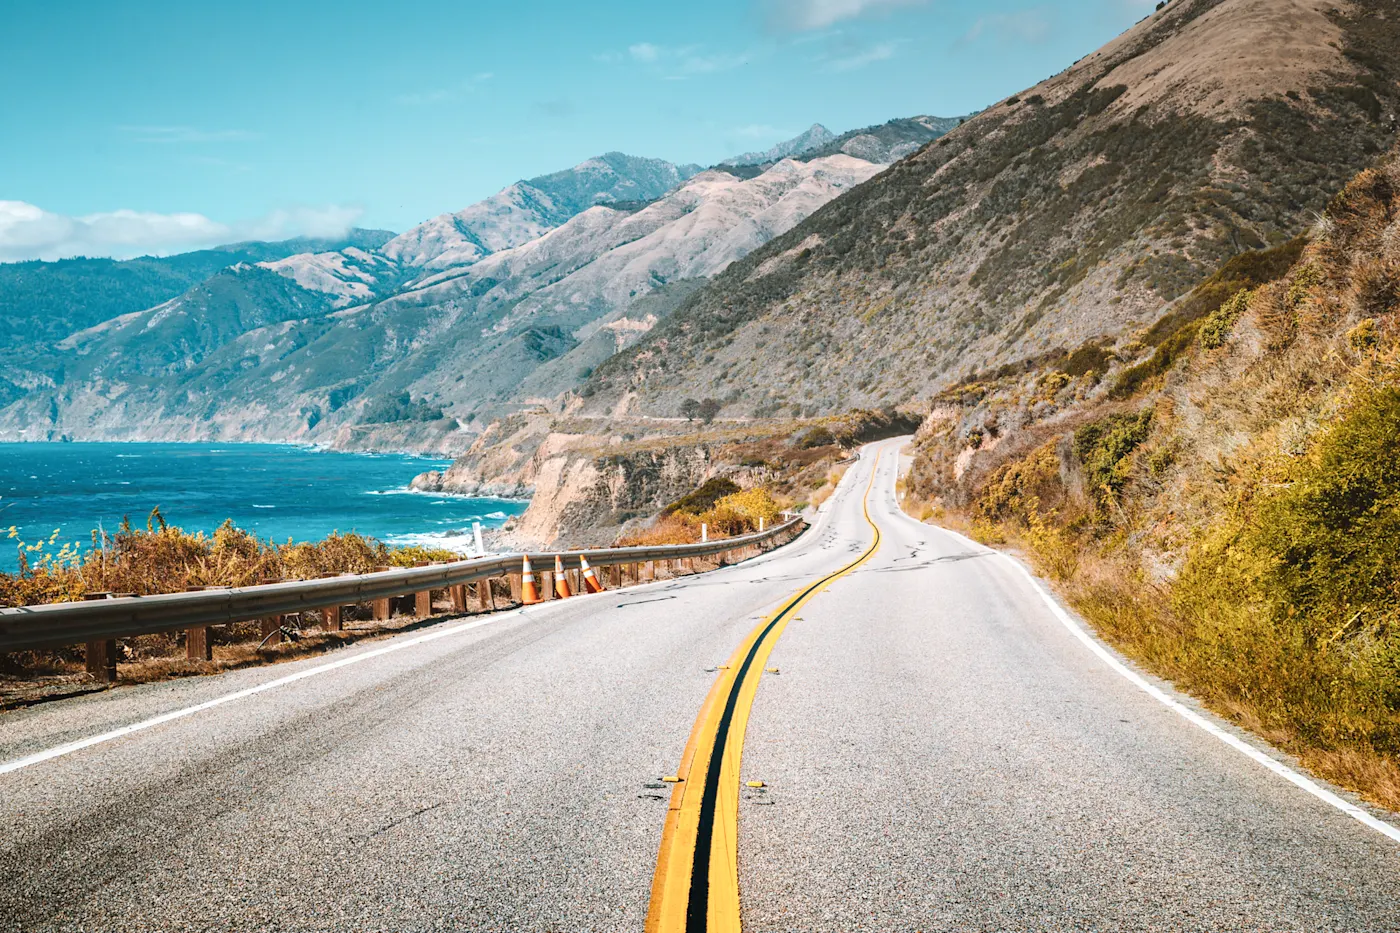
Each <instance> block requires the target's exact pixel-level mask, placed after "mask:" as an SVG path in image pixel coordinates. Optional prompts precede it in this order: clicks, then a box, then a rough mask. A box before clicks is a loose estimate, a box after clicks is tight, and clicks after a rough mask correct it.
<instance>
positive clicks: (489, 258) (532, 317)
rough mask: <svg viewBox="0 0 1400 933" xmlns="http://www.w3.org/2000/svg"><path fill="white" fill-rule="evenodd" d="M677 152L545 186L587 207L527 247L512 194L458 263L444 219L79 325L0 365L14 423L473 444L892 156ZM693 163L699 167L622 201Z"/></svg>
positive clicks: (176, 434)
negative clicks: (373, 243)
mask: <svg viewBox="0 0 1400 933" xmlns="http://www.w3.org/2000/svg"><path fill="white" fill-rule="evenodd" d="M664 165H666V163H658V162H656V160H641V159H633V158H631V157H613V156H605V157H602V158H600V159H597V160H590V161H589V162H587V163H583V165H582V166H578V167H576V168H575V169H572V170H570V171H569V172H565V173H558V174H556V175H553V176H545V179H546V180H547V182H548V184H547V185H542V184H536V182H539V181H540V180H538V179H537V180H536V181H535V182H530V183H528V186H529V187H530V188H531V189H532V190H534V191H536V192H545V188H546V187H549V188H550V192H551V193H549V197H550V200H551V204H552V205H553V206H552V207H551V210H552V211H554V212H555V213H553V214H551V215H549V216H548V217H546V215H544V214H536V215H535V218H536V222H539V223H543V221H544V220H549V221H550V222H551V223H552V222H553V221H555V220H559V218H560V217H562V216H563V212H564V211H565V210H572V209H574V208H579V207H581V208H582V209H581V210H580V211H578V212H577V213H575V214H573V215H572V216H570V217H567V218H565V219H563V220H562V221H560V222H559V223H558V224H557V225H556V226H553V227H551V228H550V229H548V230H546V231H545V232H543V233H540V234H538V235H536V236H533V237H531V238H529V239H526V240H525V241H524V242H523V243H520V244H517V245H515V246H506V245H504V244H505V243H506V242H509V236H508V234H509V235H517V234H518V228H513V229H515V230H516V233H511V232H510V231H507V230H506V228H505V227H503V226H501V225H497V226H495V227H490V225H489V224H486V223H484V222H480V221H481V218H484V217H491V216H496V215H497V214H498V212H497V214H493V211H494V210H495V208H498V207H499V206H500V205H502V204H503V203H506V201H508V200H509V198H502V196H500V195H498V196H496V197H495V198H493V199H489V200H490V201H491V204H490V209H487V208H483V207H482V206H481V205H473V206H472V207H471V208H468V209H466V210H465V211H462V212H459V213H458V214H455V215H448V216H452V217H455V218H459V219H460V218H462V217H471V218H475V221H474V222H477V226H476V228H475V230H476V234H477V239H478V240H482V239H483V237H482V234H484V233H486V232H488V228H489V229H490V230H494V231H495V232H496V233H497V234H500V236H499V237H498V238H497V239H496V240H494V241H493V242H494V245H495V247H497V248H493V249H492V250H491V251H490V252H487V253H484V254H482V253H471V254H470V255H467V254H461V253H458V254H457V256H458V259H459V261H458V262H457V263H456V264H452V265H447V266H446V268H438V266H439V265H441V264H443V263H445V262H447V261H448V260H447V258H446V257H448V256H449V255H451V254H452V248H448V249H447V250H446V251H444V252H440V253H432V252H431V250H427V249H426V247H428V246H429V245H430V244H435V243H438V244H440V243H441V242H442V241H440V240H434V238H433V236H432V235H431V229H433V228H436V227H437V221H432V222H430V223H429V224H427V225H424V227H423V228H415V230H413V231H409V233H408V234H405V235H404V236H401V237H398V238H395V240H391V241H389V242H388V243H387V244H386V245H385V246H384V248H383V249H382V250H364V249H360V248H357V247H348V248H345V249H341V250H334V251H320V252H313V253H301V254H296V255H293V256H288V257H283V258H279V259H270V260H265V261H261V262H257V263H248V262H241V263H239V264H237V265H235V266H232V267H230V268H228V269H224V270H222V271H220V272H219V273H217V274H216V275H214V276H212V277H211V278H210V279H208V280H206V281H205V282H202V283H200V284H198V285H196V286H194V287H193V288H191V289H189V290H187V291H186V292H184V293H183V294H181V295H179V296H177V297H176V298H174V299H170V300H168V301H166V302H163V303H161V304H159V305H157V306H155V307H152V308H149V309H145V310H142V311H139V312H133V313H129V314H126V315H123V316H120V317H117V318H114V319H112V320H109V321H104V322H102V323H100V324H98V325H95V326H92V327H89V328H86V329H84V330H82V331H80V332H79V333H76V334H73V335H70V336H69V337H68V338H67V339H65V340H63V341H62V342H61V343H60V344H58V345H57V346H56V347H55V349H54V351H53V352H52V353H51V354H49V355H47V356H44V357H42V358H39V359H37V360H35V361H34V362H33V365H31V366H28V367H26V368H25V370H24V372H22V373H21V372H17V371H16V370H15V369H13V368H10V369H6V368H3V367H0V400H5V401H9V403H10V404H9V405H8V407H5V408H3V409H0V437H4V436H8V437H25V438H34V437H40V438H43V437H58V436H63V435H67V436H70V437H75V438H88V439H92V438H131V437H138V436H139V437H147V438H151V439H166V440H189V439H196V438H218V439H223V440H269V439H276V440H300V441H312V442H318V443H330V444H337V445H340V446H345V447H366V446H409V447H415V448H418V449H452V447H453V445H454V444H455V445H457V446H458V447H461V446H464V444H465V438H464V436H463V435H462V434H461V430H460V429H461V426H462V425H476V426H482V425H484V423H485V421H486V420H489V419H490V418H492V417H495V416H496V415H498V414H503V413H507V412H509V411H513V410H515V409H517V408H520V407H522V406H524V407H528V406H529V405H530V404H533V402H532V401H531V399H533V398H536V397H538V396H540V395H543V396H553V395H557V394H558V393H559V392H561V391H564V390H566V389H569V388H572V387H573V386H575V385H577V383H578V381H579V380H580V379H582V378H585V377H586V375H587V372H588V370H590V369H591V368H592V367H593V366H596V365H597V364H598V363H600V362H602V361H603V360H605V359H606V358H607V357H608V356H610V355H611V354H613V353H615V352H616V351H617V350H619V349H622V348H624V347H626V346H628V345H630V344H631V343H632V342H634V341H635V340H636V339H637V338H639V337H641V336H642V335H644V334H645V333H646V331H647V330H648V329H650V328H651V327H652V326H654V325H655V324H656V322H657V321H658V320H661V319H663V318H664V317H665V316H666V315H667V314H669V313H670V311H671V310H672V309H673V308H674V307H675V306H676V305H677V304H679V303H680V302H681V301H682V300H684V299H685V298H687V297H688V296H689V295H690V294H692V293H693V292H694V291H695V289H696V288H697V287H698V286H699V284H700V283H702V282H703V281H705V280H706V279H708V278H709V277H711V276H713V275H715V274H716V273H718V272H720V271H721V270H723V269H724V268H725V267H726V266H728V265H729V264H730V263H732V262H733V261H735V260H736V259H738V258H740V257H742V256H744V255H746V254H747V253H748V252H750V251H751V250H753V249H754V248H756V247H758V246H761V245H762V244H763V243H765V242H767V241H768V240H769V239H771V238H772V237H774V236H777V235H779V234H781V233H782V232H783V231H785V230H787V229H788V228H790V227H791V226H793V225H794V224H797V223H799V222H801V221H802V220H803V219H804V218H806V217H807V216H809V215H810V214H811V213H812V212H813V211H815V210H817V209H818V208H819V207H820V206H821V205H823V204H825V203H826V202H828V201H830V200H831V199H832V198H835V197H838V196H839V195H841V194H842V193H844V192H846V191H849V190H851V189H852V188H854V187H856V186H857V185H859V184H861V183H862V182H864V181H866V180H867V179H869V178H871V177H872V176H874V175H875V174H877V173H878V172H879V171H880V170H881V169H882V166H880V165H877V164H875V163H871V162H867V161H864V160H861V159H856V158H852V157H851V156H847V155H844V154H837V155H832V156H827V157H824V158H821V159H814V160H811V161H807V162H797V161H793V160H785V161H782V162H779V163H778V164H776V165H774V166H772V167H770V168H769V169H768V170H767V171H765V172H762V173H761V174H759V175H757V176H756V177H752V178H741V177H738V176H737V175H735V174H731V173H729V172H725V171H720V170H711V171H706V172H701V173H699V174H695V173H691V172H690V170H689V169H688V168H685V169H676V168H675V167H672V168H671V170H670V171H668V170H666V169H664V168H660V167H659V166H664ZM605 167H606V168H605ZM619 167H621V168H626V169H628V171H629V172H630V175H628V176H627V177H623V174H624V173H623V172H622V171H621V170H620V168H619ZM671 173H674V174H675V176H676V177H679V176H680V175H686V176H687V177H686V180H685V181H683V182H680V183H679V184H677V185H675V186H674V187H672V188H671V189H670V190H669V191H665V192H663V193H662V194H661V195H660V196H657V197H651V198H628V199H622V198H620V197H617V196H618V195H620V194H641V195H646V194H651V192H652V191H653V190H654V189H655V187H658V186H660V185H661V184H664V183H665V181H666V180H667V178H668V176H669V175H671ZM566 176H567V177H566ZM525 184H526V183H522V185H525ZM522 185H516V186H512V188H510V189H507V191H506V192H503V193H502V194H503V195H506V194H509V193H511V192H515V193H519V192H520V191H521V190H522ZM512 196H513V195H512ZM590 202H597V203H591V206H590ZM425 228H429V229H425ZM453 229H454V230H456V229H459V228H458V227H455V226H454V227H453ZM520 235H522V236H523V234H520ZM395 243H398V244H399V245H400V246H402V245H403V244H405V243H414V244H416V245H417V247H418V248H423V250H424V251H423V252H419V253H409V252H404V251H401V250H398V249H396V248H395ZM7 386H8V387H7ZM404 393H408V404H398V400H401V399H403V397H404ZM424 403H426V404H424ZM425 412H429V413H435V414H434V417H433V418H432V419H430V420H428V421H421V420H418V419H420V418H421V417H422V416H423V414H424V413H425ZM404 413H408V414H411V415H412V417H411V418H409V417H407V416H405V417H402V418H401V417H399V416H400V415H403V414H404Z"/></svg>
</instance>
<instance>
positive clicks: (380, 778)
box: [0, 443, 1400, 933]
mask: <svg viewBox="0 0 1400 933" xmlns="http://www.w3.org/2000/svg"><path fill="white" fill-rule="evenodd" d="M897 447H898V444H897V443H885V444H881V445H875V447H872V448H870V449H867V451H866V452H865V453H864V455H863V457H862V460H861V461H860V463H858V464H856V465H855V466H853V467H852V469H851V471H850V472H849V473H848V475H847V478H846V480H845V482H844V483H843V484H842V487H841V489H840V490H839V491H838V493H837V495H836V496H834V497H833V499H832V500H831V502H830V503H829V505H828V507H827V510H826V512H825V514H824V516H823V518H822V520H821V521H820V522H819V523H818V525H817V526H816V527H815V528H814V529H813V530H812V531H811V532H809V533H808V534H807V535H806V536H804V538H802V539H801V540H799V541H798V542H797V543H794V544H793V545H790V546H789V547H787V548H784V549H782V550H781V551H779V552H776V553H774V554H771V555H768V556H766V557H764V558H760V559H758V560H754V561H750V562H747V563H745V564H742V565H739V566H737V567H732V568H726V569H724V570H721V571H718V572H716V573H712V574H706V575H702V576H698V577H694V578H689V579H686V580H680V581H674V582H668V583H658V584H653V585H648V586H643V587H637V588H630V589H628V590H625V591H622V592H614V593H605V594H602V595H599V596H594V597H588V598H582V599H574V600H569V601H566V602H555V603H550V604H546V605H543V606H540V607H534V608H530V609H526V610H518V611H515V612H511V613H502V614H499V615H495V616H489V617H479V618H477V619H473V620H457V621H449V622H445V623H442V624H441V625H438V626H434V627H431V628H429V629H427V630H425V631H423V632H420V633H416V634H415V635H410V636H400V637H399V638H396V639H391V640H388V641H385V642H380V643H376V644H370V645H361V646H358V647H356V648H353V649H347V650H346V651H344V652H340V653H338V654H336V655H334V656H333V657H332V659H331V660H330V661H327V660H326V659H319V660H310V661H301V662H296V663H294V664H285V665H277V666H274V667H269V668H262V669H256V670H245V671H239V672H235V673H230V674H226V675H221V676H217V677H208V678H197V679H190V680H185V681H177V682H171V683H164V684H151V685H145V686H141V687H132V688H125V689H121V690H117V691H112V692H109V693H106V694H100V695H95V696H89V697H84V698H79V699H75V700H69V701H62V702H56V703H49V704H44V705H41V706H37V707H33V708H31V709H28V710H20V711H12V712H9V713H4V714H0V767H3V764H4V763H6V762H11V763H13V762H20V761H26V760H29V761H31V762H32V763H29V764H25V765H24V766H22V767H17V768H13V769H12V770H9V771H7V772H4V773H0V818H2V819H3V826H0V930H26V931H29V930H85V931H94V930H143V931H145V930H268V929H281V930H386V931H389V930H393V931H403V930H493V931H494V930H500V931H526V930H551V931H553V930H558V931H566V930H567V931H574V930H634V931H635V930H641V929H643V927H644V926H649V927H650V928H652V929H657V930H700V929H709V930H716V931H718V930H732V929H735V925H734V924H735V923H736V922H737V921H736V918H735V917H733V916H729V915H728V914H727V913H726V911H729V910H732V909H733V907H734V905H732V904H730V905H729V906H725V905H724V904H722V903H720V902H719V900H717V899H716V897H715V896H714V894H715V892H718V891H721V890H722V889H723V887H724V886H723V884H720V883H718V882H722V881H723V880H724V878H725V877H733V878H737V893H738V903H737V910H738V913H739V915H740V916H741V917H742V920H743V926H744V928H745V929H748V930H750V931H774V933H776V931H817V930H831V931H853V930H881V931H898V930H902V931H914V930H923V931H933V930H1091V929H1092V930H1100V929H1101V930H1136V929H1142V930H1149V929H1150V930H1225V929H1228V930H1348V931H1357V930H1396V929H1400V844H1397V842H1396V841H1393V840H1392V839H1390V838H1387V837H1386V836H1385V835H1383V834H1382V833H1380V832H1378V831H1377V830H1376V829H1374V828H1372V827H1369V826H1367V825H1364V824H1363V823H1361V822H1360V821H1358V820H1357V819H1356V818H1354V817H1353V816H1351V815H1348V814H1347V813H1345V812H1342V811H1341V810H1339V809H1338V808H1337V807H1335V806H1332V805H1330V804H1329V803H1328V802H1327V801H1325V800H1321V799H1319V798H1318V797H1317V796H1315V795H1312V794H1309V793H1307V792H1305V791H1304V790H1302V789H1300V788H1299V787H1298V786H1296V785H1295V784H1293V783H1290V782H1289V781H1287V780H1285V779H1284V778H1283V777H1281V776H1280V775H1279V774H1277V773H1275V772H1273V771H1270V770H1268V769H1267V768H1266V767H1264V766H1262V765H1261V764H1259V763H1258V762H1257V761H1255V760H1252V759H1250V758H1249V757H1247V756H1246V755H1245V754H1242V753H1241V752H1240V751H1239V750H1238V749H1236V748H1232V747H1231V746H1229V745H1227V744H1226V743H1225V742H1223V741H1222V740H1221V739H1220V738H1219V737H1218V736H1216V735H1212V734H1211V733H1210V732H1208V731H1206V730H1205V729H1203V728H1201V727H1200V725H1198V724H1196V723H1193V722H1191V721H1189V720H1188V719H1187V718H1184V717H1183V716H1182V715H1181V714H1180V712H1178V711H1176V710H1173V709H1172V708H1170V707H1169V706H1167V705H1164V704H1163V703H1162V702H1161V701H1160V700H1159V699H1158V698H1155V697H1153V696H1151V695H1150V694H1148V693H1147V692H1144V690H1143V689H1142V688H1141V686H1140V685H1138V684H1135V683H1133V682H1132V681H1130V680H1129V679H1127V678H1126V677H1125V676H1124V675H1123V673H1122V672H1120V671H1118V670H1115V669H1114V668H1113V667H1112V666H1111V665H1110V664H1109V663H1106V661H1105V659H1104V658H1103V657H1100V656H1099V655H1097V654H1095V653H1094V652H1093V651H1092V650H1090V648H1089V647H1088V646H1086V644H1085V643H1084V641H1082V640H1081V639H1080V638H1079V637H1076V635H1075V634H1074V632H1073V631H1072V630H1071V628H1070V627H1069V626H1067V625H1066V624H1065V621H1064V620H1062V619H1060V618H1058V617H1057V616H1056V614H1055V612H1054V611H1053V610H1052V609H1051V606H1050V605H1049V604H1048V603H1047V602H1046V600H1045V599H1044V598H1043V597H1042V595H1041V594H1040V593H1039V592H1038V591H1037V590H1036V589H1035V588H1034V585H1033V584H1032V583H1031V582H1030V580H1029V579H1028V578H1027V577H1025V576H1024V575H1023V574H1022V573H1021V572H1020V571H1019V570H1018V569H1017V567H1016V566H1015V565H1014V564H1012V563H1011V562H1010V561H1008V560H1007V559H1006V558H1004V557H1001V556H998V555H994V554H991V553H989V552H987V551H986V550H985V549H982V548H978V547H976V546H974V545H972V544H970V543H969V542H966V541H964V540H962V539H960V538H957V537H956V536H952V535H950V534H947V533H945V532H941V531H939V530H937V529H934V528H931V527H928V526H923V525H920V524H918V523H916V522H913V521H912V520H911V519H909V518H907V517H906V516H904V515H902V514H901V513H900V512H899V510H898V508H897V506H896V505H895V503H894V501H893V489H894V477H895V475H896V470H897V465H898V454H897ZM877 455H878V456H877ZM877 462H878V466H877ZM867 490H869V493H868V495H867ZM867 513H868V518H867ZM877 528H878V530H879V542H878V547H877V548H872V544H873V543H874V542H875V540H876V532H875V530H874V529H877ZM745 664H747V665H748V666H747V668H745ZM290 675H302V676H300V677H298V678H292V677H291V676H290ZM269 684H272V685H273V686H271V687H269V688H268V689H263V690H260V691H257V692H249V691H250V688H255V687H259V686H263V685H269ZM224 698H230V699H228V700H227V702H222V703H217V704H213V705H208V706H207V707H205V708H200V709H199V710H198V711H196V712H193V713H191V714H190V715H186V716H182V717H180V718H175V719H171V720H169V721H163V722H159V723H157V724H155V725H152V726H150V727H149V728H145V729H142V730H140V731H136V732H132V733H130V734H124V735H115V736H113V737H111V738H110V739H108V740H104V741H101V742H99V743H96V744H92V745H90V746H88V747H84V748H81V749H78V750H75V751H71V752H69V753H66V754H62V755H58V756H55V757H49V758H42V753H43V752H44V751H45V750H50V749H57V748H61V747H63V746H64V745H65V744H66V743H71V742H74V741H75V740H81V739H84V738H89V737H94V736H101V735H104V734H109V733H112V732H113V731H114V730H120V729H122V728H123V727H127V726H131V725H133V724H140V723H145V722H149V721H150V720H151V719H152V718H153V717H158V716H162V715H168V714H170V713H172V712H179V711H184V710H188V709H191V708H193V707H200V706H201V705H202V704H211V702H212V701H216V700H220V699H224ZM731 700H732V702H731ZM726 711H727V717H728V718H727V720H726ZM726 722H727V725H724V723H726ZM722 725H724V728H723V730H722V729H721V726H722ZM736 742H737V744H736ZM740 751H742V760H740V758H739V755H738V753H739V752H740ZM712 753H717V754H718V758H717V759H716V761H717V762H718V763H717V766H716V767H715V768H710V767H709V763H710V760H711V758H714V757H715V755H714V754H712ZM36 756H37V760H36ZM663 776H666V777H669V776H675V777H678V778H681V781H680V782H679V784H676V783H668V782H664V781H662V780H661V778H662V777H663ZM707 779H708V782H709V784H710V787H711V789H712V791H713V792H714V795H713V796H712V797H710V801H711V803H710V805H709V806H710V809H711V811H713V812H711V813H710V814H709V815H708V816H703V815H702V813H701V811H702V810H703V809H704V806H705V800H706V796H707V795H706V794H705V793H704V786H703V785H704V784H705V782H706V780H707ZM751 782H752V783H755V784H757V783H759V782H761V783H762V786H753V787H750V786H749V784H750V783H751ZM691 795H694V796H691ZM687 797H690V800H691V804H692V807H691V809H690V810H687V807H686V804H685V801H686V799H687ZM725 801H729V802H728V803H726V802H725ZM691 812H693V814H694V820H695V823H694V826H695V827H699V826H700V824H701V822H703V821H704V820H708V821H709V825H710V827H711V831H712V834H711V836H710V841H709V848H708V850H707V854H706V855H705V863H704V864H706V865H708V866H709V868H710V871H709V872H708V873H707V882H708V883H707V884H706V885H696V884H692V881H693V880H694V878H693V872H692V873H686V870H684V869H674V871H679V872H680V874H673V869H672V867H671V866H672V865H673V863H674V865H677V866H681V865H688V866H690V867H693V866H694V865H695V864H696V857H695V852H696V848H697V841H698V840H699V838H700V834H699V833H698V832H692V831H690V830H686V831H685V832H680V831H679V830H677V829H675V828H674V827H676V826H679V825H680V824H682V823H684V822H685V821H686V820H687V819H690V817H689V816H687V814H689V813H691ZM735 821H737V835H734V834H733V831H732V829H727V828H726V827H727V826H730V825H731V824H732V823H734V822H735ZM692 828H694V827H692ZM663 838H664V840H665V845H664V846H663ZM726 853H732V855H726ZM719 856H723V857H724V858H729V859H730V860H731V862H732V864H730V865H728V866H727V867H726V866H725V865H724V864H722V861H723V859H722V858H719ZM726 872H728V875H726ZM682 875H683V876H684V877H682ZM668 878H676V879H679V880H678V881H676V882H675V883H674V885H673V886H674V887H675V891H676V892H680V893H679V894H678V895H677V896H680V897H681V900H680V901H678V902H668V901H667V899H666V897H665V896H663V894H664V887H665V885H666V882H667V879H668ZM702 888H703V889H704V890H703V891H701V889H702ZM658 892H662V893H658ZM692 892H698V893H702V894H703V895H704V897H705V899H706V900H705V908H704V909H703V910H702V909H698V907H697V906H695V905H693V904H692V903H691V893H692Z"/></svg>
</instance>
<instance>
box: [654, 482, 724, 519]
mask: <svg viewBox="0 0 1400 933" xmlns="http://www.w3.org/2000/svg"><path fill="white" fill-rule="evenodd" d="M738 491H739V484H738V483H736V482H734V481H733V480H732V479H729V478H728V477H725V476H715V477H712V478H711V479H707V480H705V482H704V483H702V484H701V485H700V488H698V489H696V490H695V491H694V492H690V493H687V494H686V495H684V496H681V497H680V498H679V499H677V500H676V501H675V502H672V503H671V504H670V505H668V506H666V508H664V509H662V510H661V514H662V516H663V517H664V516H667V515H674V514H676V513H681V514H685V515H699V514H701V513H702V512H708V511H709V510H710V509H712V508H714V506H715V503H716V502H718V501H719V500H721V499H723V498H724V497H725V496H732V495H734V494H735V493H736V492H738Z"/></svg>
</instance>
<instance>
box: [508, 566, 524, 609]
mask: <svg viewBox="0 0 1400 933" xmlns="http://www.w3.org/2000/svg"><path fill="white" fill-rule="evenodd" d="M507 578H508V579H509V580H510V601H511V602H513V603H518V602H520V601H521V599H522V597H521V595H520V574H518V573H512V574H508V575H507Z"/></svg>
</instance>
